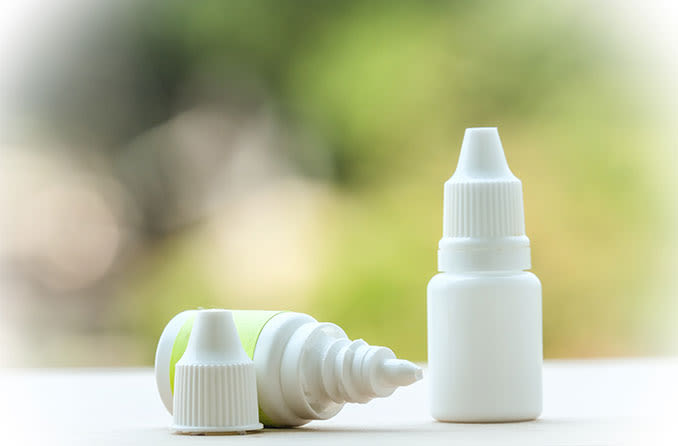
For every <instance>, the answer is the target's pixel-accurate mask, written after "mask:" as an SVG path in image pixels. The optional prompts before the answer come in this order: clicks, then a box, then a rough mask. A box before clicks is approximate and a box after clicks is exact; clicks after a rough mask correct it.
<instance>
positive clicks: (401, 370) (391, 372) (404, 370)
mask: <svg viewBox="0 0 678 446" xmlns="http://www.w3.org/2000/svg"><path fill="white" fill-rule="evenodd" d="M381 373H382V377H383V379H384V381H385V382H386V383H387V384H389V385H391V386H393V387H396V386H407V385H410V384H412V383H414V382H416V381H419V380H420V379H421V378H422V376H423V372H422V370H421V367H419V366H417V365H416V364H413V363H411V362H410V361H406V360H404V359H387V360H385V361H384V362H383V363H382V364H381Z"/></svg>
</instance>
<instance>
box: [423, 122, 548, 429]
mask: <svg viewBox="0 0 678 446" xmlns="http://www.w3.org/2000/svg"><path fill="white" fill-rule="evenodd" d="M444 197H445V198H444V211H443V238H442V239H441V240H440V244H439V250H438V270H439V271H440V272H439V273H438V274H437V275H436V276H434V277H433V278H432V279H431V281H430V282H429V284H428V361H429V373H428V380H429V383H430V386H431V406H430V409H431V414H432V416H433V417H434V418H435V419H437V420H439V421H456V422H506V421H521V420H530V419H534V418H537V417H538V416H539V415H540V413H541V410H542V379H541V373H542V322H541V320H542V319H541V283H540V282H539V279H538V278H537V276H535V275H534V274H532V273H530V272H528V271H526V270H528V269H529V268H530V241H529V239H528V238H527V237H526V236H525V221H524V213H523V197H522V185H521V183H520V180H519V179H518V178H516V177H515V176H514V175H513V173H512V172H511V170H510V169H509V167H508V164H507V162H506V158H505V156H504V150H503V148H502V145H501V141H500V139H499V133H498V132H497V129H496V128H470V129H467V130H466V133H465V135H464V141H463V143H462V147H461V153H460V155H459V163H458V164H457V169H456V171H455V173H454V175H452V177H451V178H450V179H449V180H448V181H447V182H446V183H445V192H444Z"/></svg>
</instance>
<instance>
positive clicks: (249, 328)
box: [169, 310, 282, 426]
mask: <svg viewBox="0 0 678 446" xmlns="http://www.w3.org/2000/svg"><path fill="white" fill-rule="evenodd" d="M232 312H233V321H234V322H235V327H236V329H237V330H238V336H240V342H241V343H242V347H243V349H244V350H245V353H247V356H249V357H250V359H252V360H254V349H255V348H256V346H257V341H258V340H259V335H260V334H261V330H263V329H264V326H265V325H266V324H267V323H268V321H270V320H271V318H272V317H273V316H275V315H276V314H280V313H282V311H258V310H233V311H232ZM194 320H195V314H193V315H191V316H190V317H189V318H188V319H187V320H186V322H184V325H182V326H181V329H180V330H179V334H177V338H176V339H175V340H174V345H173V346H172V355H171V356H170V369H169V378H170V388H171V389H172V394H174V369H175V366H176V364H177V362H178V361H179V360H180V359H181V357H182V356H183V355H184V352H185V351H186V346H187V345H188V338H190V337H191V330H192V329H193V321H194ZM259 421H260V422H261V423H263V424H265V425H267V426H270V425H272V423H271V422H270V420H269V418H268V417H267V416H266V414H265V413H263V412H262V411H261V409H259Z"/></svg>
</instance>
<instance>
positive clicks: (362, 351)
mask: <svg viewBox="0 0 678 446" xmlns="http://www.w3.org/2000/svg"><path fill="white" fill-rule="evenodd" d="M388 359H395V355H394V354H393V352H392V351H391V350H390V349H388V348H385V347H377V346H370V345H368V344H367V343H365V341H363V340H362V339H359V340H355V341H351V340H350V339H348V337H347V336H346V334H345V333H344V331H343V330H342V329H341V328H339V327H338V326H336V325H334V324H331V323H325V322H324V323H320V322H311V323H307V324H304V325H302V326H301V327H299V328H298V329H297V330H296V331H295V332H294V334H293V335H292V336H291V337H290V339H289V341H288V342H287V345H286V347H285V351H284V353H283V357H282V361H281V363H280V378H281V384H282V391H283V397H284V399H285V403H286V405H287V406H288V407H289V408H290V409H291V410H292V411H293V412H294V414H295V416H297V417H299V418H303V419H308V420H311V419H327V418H330V417H332V416H334V415H335V414H336V413H337V412H338V411H339V410H340V409H341V408H342V407H343V405H344V403H347V402H359V403H366V402H368V401H370V400H371V399H373V398H375V397H383V396H387V395H390V394H391V393H393V391H394V390H395V388H396V387H397V384H392V383H387V382H381V381H380V380H378V379H376V378H377V377H378V373H377V372H378V370H375V368H376V367H378V366H380V365H381V364H382V363H383V362H384V361H385V360H388Z"/></svg>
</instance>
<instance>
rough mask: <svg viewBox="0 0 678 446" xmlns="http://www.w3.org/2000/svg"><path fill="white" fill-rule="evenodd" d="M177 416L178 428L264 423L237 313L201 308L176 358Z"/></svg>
mask: <svg viewBox="0 0 678 446" xmlns="http://www.w3.org/2000/svg"><path fill="white" fill-rule="evenodd" d="M173 406H174V420H173V425H172V429H173V430H174V431H175V432H178V433H188V434H199V433H207V432H245V431H252V430H258V429H261V428H263V425H262V424H261V423H259V410H258V404H257V383H256V371H255V368H254V363H253V362H252V360H251V359H250V358H249V357H248V356H247V354H246V353H245V350H243V347H242V344H241V342H240V338H239V336H238V332H237V331H236V327H235V322H234V321H233V314H232V313H231V312H230V311H228V310H201V311H198V313H197V314H196V316H195V321H194V323H193V329H192V331H191V336H190V338H189V340H188V345H187V346H186V352H185V353H184V355H183V356H182V357H181V359H180V360H179V361H178V362H177V364H176V372H175V378H174V401H173Z"/></svg>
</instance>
